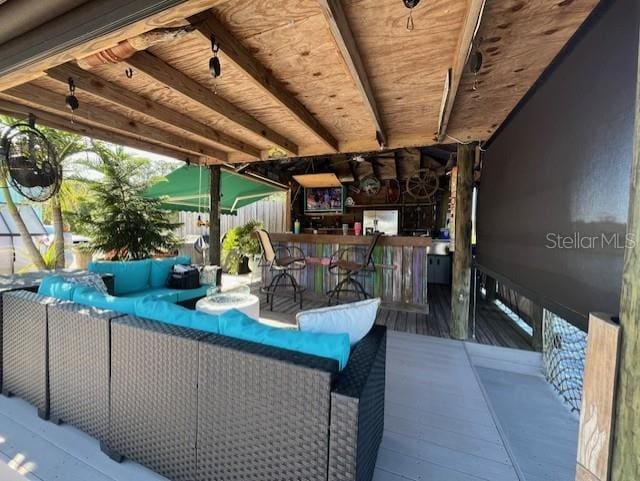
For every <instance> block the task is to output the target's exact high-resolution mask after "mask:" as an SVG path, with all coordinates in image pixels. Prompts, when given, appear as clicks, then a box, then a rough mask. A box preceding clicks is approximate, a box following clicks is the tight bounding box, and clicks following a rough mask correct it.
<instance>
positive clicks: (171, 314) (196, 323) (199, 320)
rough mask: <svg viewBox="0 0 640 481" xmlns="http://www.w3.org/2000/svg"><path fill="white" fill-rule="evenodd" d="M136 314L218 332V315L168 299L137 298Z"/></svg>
mask: <svg viewBox="0 0 640 481" xmlns="http://www.w3.org/2000/svg"><path fill="white" fill-rule="evenodd" d="M135 310H136V316H138V317H142V318H145V319H151V320H154V321H159V322H164V323H167V324H173V325H176V326H182V327H188V328H192V329H199V330H201V331H206V332H211V333H214V334H217V333H218V332H219V330H218V316H213V315H209V314H205V313H203V312H197V311H192V310H190V309H187V308H186V307H182V306H178V305H177V304H172V303H170V302H166V301H158V300H155V299H152V298H149V297H143V298H141V299H137V300H136V302H135Z"/></svg>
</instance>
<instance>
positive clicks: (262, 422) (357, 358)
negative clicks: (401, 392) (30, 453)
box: [2, 291, 386, 481]
mask: <svg viewBox="0 0 640 481" xmlns="http://www.w3.org/2000/svg"><path fill="white" fill-rule="evenodd" d="M2 297H3V299H2V304H3V306H2V309H3V315H4V321H5V322H4V326H3V331H4V339H3V344H4V352H3V358H4V361H5V381H6V384H5V387H6V389H5V387H3V393H5V394H15V395H17V396H20V397H24V398H25V399H27V400H28V401H29V402H31V403H32V404H34V405H36V406H37V407H38V412H39V414H40V415H41V416H43V417H47V416H50V418H51V420H53V421H55V422H60V421H62V422H67V423H69V424H73V425H75V426H76V427H78V428H79V429H81V430H83V431H85V432H87V433H88V434H90V435H91V436H93V437H95V438H97V439H99V440H100V443H101V447H102V449H103V451H104V452H105V453H107V454H108V455H109V456H111V457H112V458H114V459H116V460H120V459H122V458H123V457H125V458H128V459H132V460H135V461H137V462H140V463H141V464H144V465H146V466H147V467H149V468H150V469H152V470H154V471H156V472H158V473H160V474H162V475H164V476H167V477H168V478H169V479H173V480H185V481H186V480H189V481H192V480H198V481H205V480H214V479H215V480H226V479H229V480H231V479H233V480H246V481H249V480H265V481H266V480H284V479H291V480H294V479H296V480H298V479H300V480H336V481H337V480H345V481H346V480H358V481H365V480H370V479H371V478H372V476H373V470H374V467H375V460H376V456H377V451H378V446H379V444H380V440H381V437H382V430H383V419H384V389H385V355H386V354H385V353H386V330H385V328H384V327H381V326H376V327H374V329H372V330H371V332H370V333H369V334H368V335H367V336H366V337H365V338H364V339H362V340H361V341H360V342H359V343H358V344H357V345H356V346H355V347H354V348H353V350H352V352H351V354H350V357H349V361H348V363H347V365H346V367H345V368H344V369H343V370H342V371H339V370H338V362H337V361H336V360H332V359H328V358H323V357H318V356H314V355H309V354H303V353H299V352H294V351H289V350H285V349H280V348H276V347H271V346H266V345H263V344H257V343H254V342H248V341H244V340H240V339H235V338H231V337H226V336H222V335H217V334H210V333H207V332H204V331H199V330H195V329H189V328H183V327H178V326H175V325H171V324H166V323H163V322H156V321H151V320H147V319H141V318H137V317H133V316H129V315H120V314H117V313H114V312H110V311H104V310H97V309H95V308H91V307H86V306H80V305H78V304H75V303H73V302H68V301H67V302H64V301H57V300H53V299H51V298H47V297H43V296H40V295H38V294H34V293H27V292H22V291H17V292H8V293H5V294H4V295H3V296H2ZM21 326H22V327H21ZM7 336H8V337H7ZM19 346H21V347H19ZM16 356H17V357H16ZM7 361H8V362H7ZM33 373H37V375H33Z"/></svg>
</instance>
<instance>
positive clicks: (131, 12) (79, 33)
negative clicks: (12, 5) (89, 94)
mask: <svg viewBox="0 0 640 481" xmlns="http://www.w3.org/2000/svg"><path fill="white" fill-rule="evenodd" d="M225 1H227V0H182V1H180V2H168V1H167V2H159V1H155V2H143V1H134V0H119V1H117V2H115V1H109V2H105V1H102V0H93V1H90V2H87V3H86V4H84V5H82V7H80V8H76V9H73V10H72V11H70V12H69V13H67V14H64V15H62V16H60V17H58V18H56V19H54V20H52V21H50V22H47V23H46V24H45V25H42V26H40V27H38V28H37V29H35V30H34V31H32V32H28V33H27V34H25V35H23V36H21V37H19V38H17V39H15V42H14V43H13V47H12V50H14V51H15V52H20V53H19V56H21V57H24V56H26V55H27V54H30V55H31V56H32V58H31V59H30V61H29V63H28V64H25V65H24V66H22V67H15V68H14V70H13V71H11V72H10V73H7V74H6V75H3V76H2V77H0V91H2V90H7V89H9V88H11V87H15V86H18V85H21V84H24V83H27V82H30V81H31V80H34V79H36V78H39V77H42V76H43V75H44V71H45V70H47V69H49V68H51V67H55V66H56V65H61V64H63V63H66V62H69V61H71V60H74V59H76V58H83V57H86V56H87V55H91V54H93V53H95V52H99V51H101V50H104V49H107V48H110V47H114V46H116V45H117V44H118V43H119V42H121V41H123V40H126V39H129V38H131V37H135V36H137V35H140V34H141V33H144V32H148V31H149V30H153V29H155V28H158V27H163V26H165V25H173V24H175V23H176V22H180V21H181V20H184V18H186V17H189V16H191V15H195V14H196V13H198V12H202V11H203V10H207V9H210V8H212V7H215V6H217V5H218V4H220V3H223V2H225ZM0 3H1V2H0ZM151 3H155V5H154V6H153V7H151V8H150V6H149V5H148V4H151ZM161 3H164V4H165V6H166V8H164V9H161V10H160V11H156V12H153V10H154V9H156V7H157V6H158V5H160V4H161ZM171 3H175V5H170V4H171ZM144 12H146V14H147V15H148V16H147V17H146V18H144V19H143V20H139V21H135V19H136V18H137V17H141V16H143V13H144ZM127 22H129V23H127ZM131 22H133V23H131ZM25 38H27V40H28V44H29V45H30V46H31V48H30V49H28V50H25V47H24V44H23V43H21V41H22V40H24V39H25ZM34 38H35V41H34ZM8 47H9V46H8V45H3V48H7V50H9V48H8ZM5 53H6V54H7V55H9V56H10V54H11V53H12V52H11V51H7V52H5ZM25 62H26V60H25ZM25 62H23V63H25Z"/></svg>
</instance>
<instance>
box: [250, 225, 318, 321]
mask: <svg viewBox="0 0 640 481" xmlns="http://www.w3.org/2000/svg"><path fill="white" fill-rule="evenodd" d="M256 234H257V236H258V240H259V241H260V245H261V246H262V258H263V259H264V261H265V262H266V264H265V263H263V264H261V265H262V266H263V267H264V266H266V267H268V268H269V271H270V272H271V273H272V275H273V277H272V279H271V282H270V283H269V285H268V286H262V288H261V289H260V290H261V292H264V293H265V294H266V295H267V303H269V308H270V309H271V310H272V311H273V297H274V296H275V294H276V291H277V290H278V287H289V286H291V287H292V288H293V302H297V298H298V296H300V309H302V293H303V292H304V291H305V288H304V287H303V286H301V285H300V284H298V282H297V281H296V279H295V277H293V275H292V274H291V272H293V271H301V270H303V269H306V268H307V259H306V258H305V255H304V252H302V249H300V248H299V247H295V246H291V247H285V246H278V247H274V246H273V243H272V242H271V236H270V235H269V233H268V232H267V231H266V230H264V229H258V230H257V231H256ZM281 253H282V254H281ZM283 280H284V281H285V283H284V284H282V285H281V284H280V283H281V281H283ZM287 280H288V281H289V283H287V282H286V281H287Z"/></svg>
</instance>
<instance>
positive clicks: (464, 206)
mask: <svg viewBox="0 0 640 481" xmlns="http://www.w3.org/2000/svg"><path fill="white" fill-rule="evenodd" d="M475 149H476V144H466V145H463V144H460V145H458V178H457V183H456V212H455V226H456V232H455V238H454V245H455V249H454V254H453V276H452V286H451V336H452V337H453V338H454V339H468V338H469V298H470V294H471V204H472V196H473V164H474V160H475V157H476V155H475Z"/></svg>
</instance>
